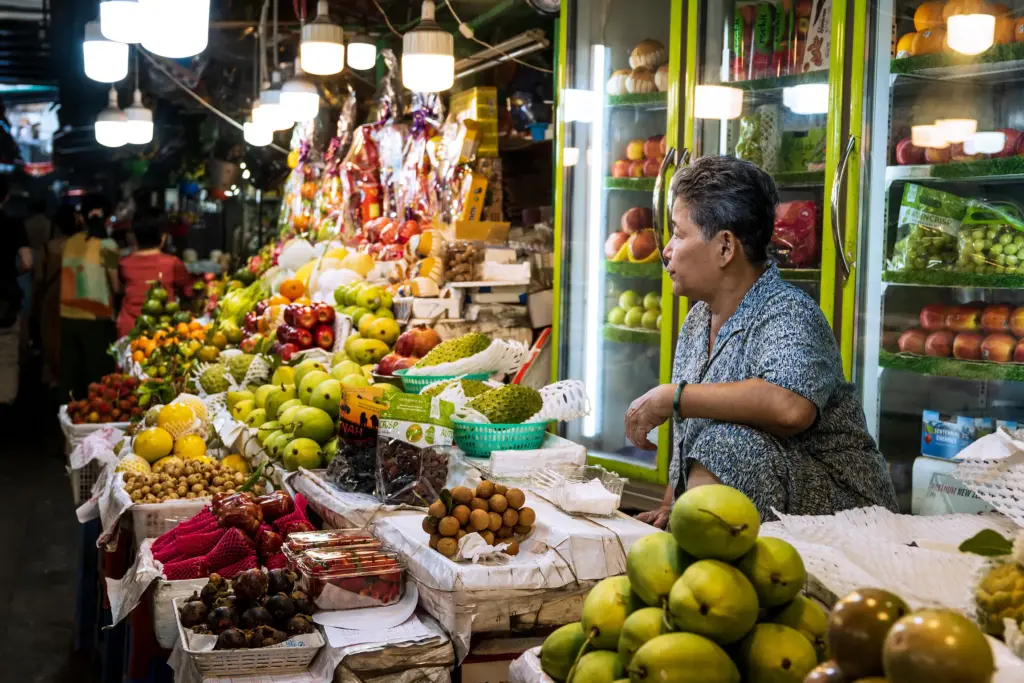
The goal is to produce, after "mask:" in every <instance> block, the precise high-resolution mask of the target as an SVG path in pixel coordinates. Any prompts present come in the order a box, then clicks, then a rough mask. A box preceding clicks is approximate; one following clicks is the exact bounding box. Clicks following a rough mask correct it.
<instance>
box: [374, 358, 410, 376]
mask: <svg viewBox="0 0 1024 683" xmlns="http://www.w3.org/2000/svg"><path fill="white" fill-rule="evenodd" d="M418 360H419V358H416V357H415V356H411V357H410V356H400V355H398V354H397V353H389V354H388V355H386V356H384V357H383V358H381V359H380V362H379V363H377V367H376V369H375V372H376V373H377V374H378V375H384V376H386V377H391V376H392V375H394V374H395V370H405V369H407V368H411V367H412V366H413V365H415V364H416V361H418Z"/></svg>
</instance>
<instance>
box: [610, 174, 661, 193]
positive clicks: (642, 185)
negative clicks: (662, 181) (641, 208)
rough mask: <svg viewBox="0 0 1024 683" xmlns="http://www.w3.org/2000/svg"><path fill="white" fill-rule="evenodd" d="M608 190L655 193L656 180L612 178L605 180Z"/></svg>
mask: <svg viewBox="0 0 1024 683" xmlns="http://www.w3.org/2000/svg"><path fill="white" fill-rule="evenodd" d="M604 187H605V189H606V190H630V191H633V192H654V178H612V177H611V176H608V177H606V178H605V179H604Z"/></svg>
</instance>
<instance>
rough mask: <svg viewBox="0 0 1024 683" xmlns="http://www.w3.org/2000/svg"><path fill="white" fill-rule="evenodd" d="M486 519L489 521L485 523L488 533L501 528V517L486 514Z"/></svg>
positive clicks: (494, 513) (493, 513) (491, 513)
mask: <svg viewBox="0 0 1024 683" xmlns="http://www.w3.org/2000/svg"><path fill="white" fill-rule="evenodd" d="M487 519H488V520H489V521H488V522H487V530H488V531H497V530H498V529H500V528H501V521H502V520H501V515H499V514H498V513H497V512H488V513H487Z"/></svg>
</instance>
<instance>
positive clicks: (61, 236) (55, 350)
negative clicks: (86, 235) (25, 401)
mask: <svg viewBox="0 0 1024 683" xmlns="http://www.w3.org/2000/svg"><path fill="white" fill-rule="evenodd" d="M53 225H54V227H55V228H56V231H55V235H54V236H53V238H52V239H51V240H50V241H49V242H47V243H46V248H45V249H44V250H43V257H42V261H41V263H40V264H39V266H40V268H38V270H39V271H41V272H42V277H41V280H40V282H39V286H38V290H37V297H36V300H37V301H38V311H39V337H40V340H41V341H42V348H43V368H42V379H43V383H44V384H46V386H48V387H50V388H53V387H55V386H56V385H57V379H58V378H59V377H60V374H59V373H60V276H61V258H62V254H63V251H64V245H65V244H67V241H68V239H69V238H70V237H71V236H72V235H74V234H75V233H77V232H79V231H80V230H85V220H84V219H83V218H82V216H81V214H79V213H78V212H77V211H75V209H74V207H71V206H62V207H60V208H59V209H57V213H56V214H54V216H53Z"/></svg>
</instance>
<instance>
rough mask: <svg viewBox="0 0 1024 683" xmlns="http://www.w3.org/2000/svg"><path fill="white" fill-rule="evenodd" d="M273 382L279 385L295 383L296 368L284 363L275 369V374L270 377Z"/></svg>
mask: <svg viewBox="0 0 1024 683" xmlns="http://www.w3.org/2000/svg"><path fill="white" fill-rule="evenodd" d="M270 383H271V384H276V385H278V386H280V385H282V384H295V368H293V367H292V366H290V365H282V366H281V367H279V368H278V369H277V370H274V376H273V377H271V378H270Z"/></svg>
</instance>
